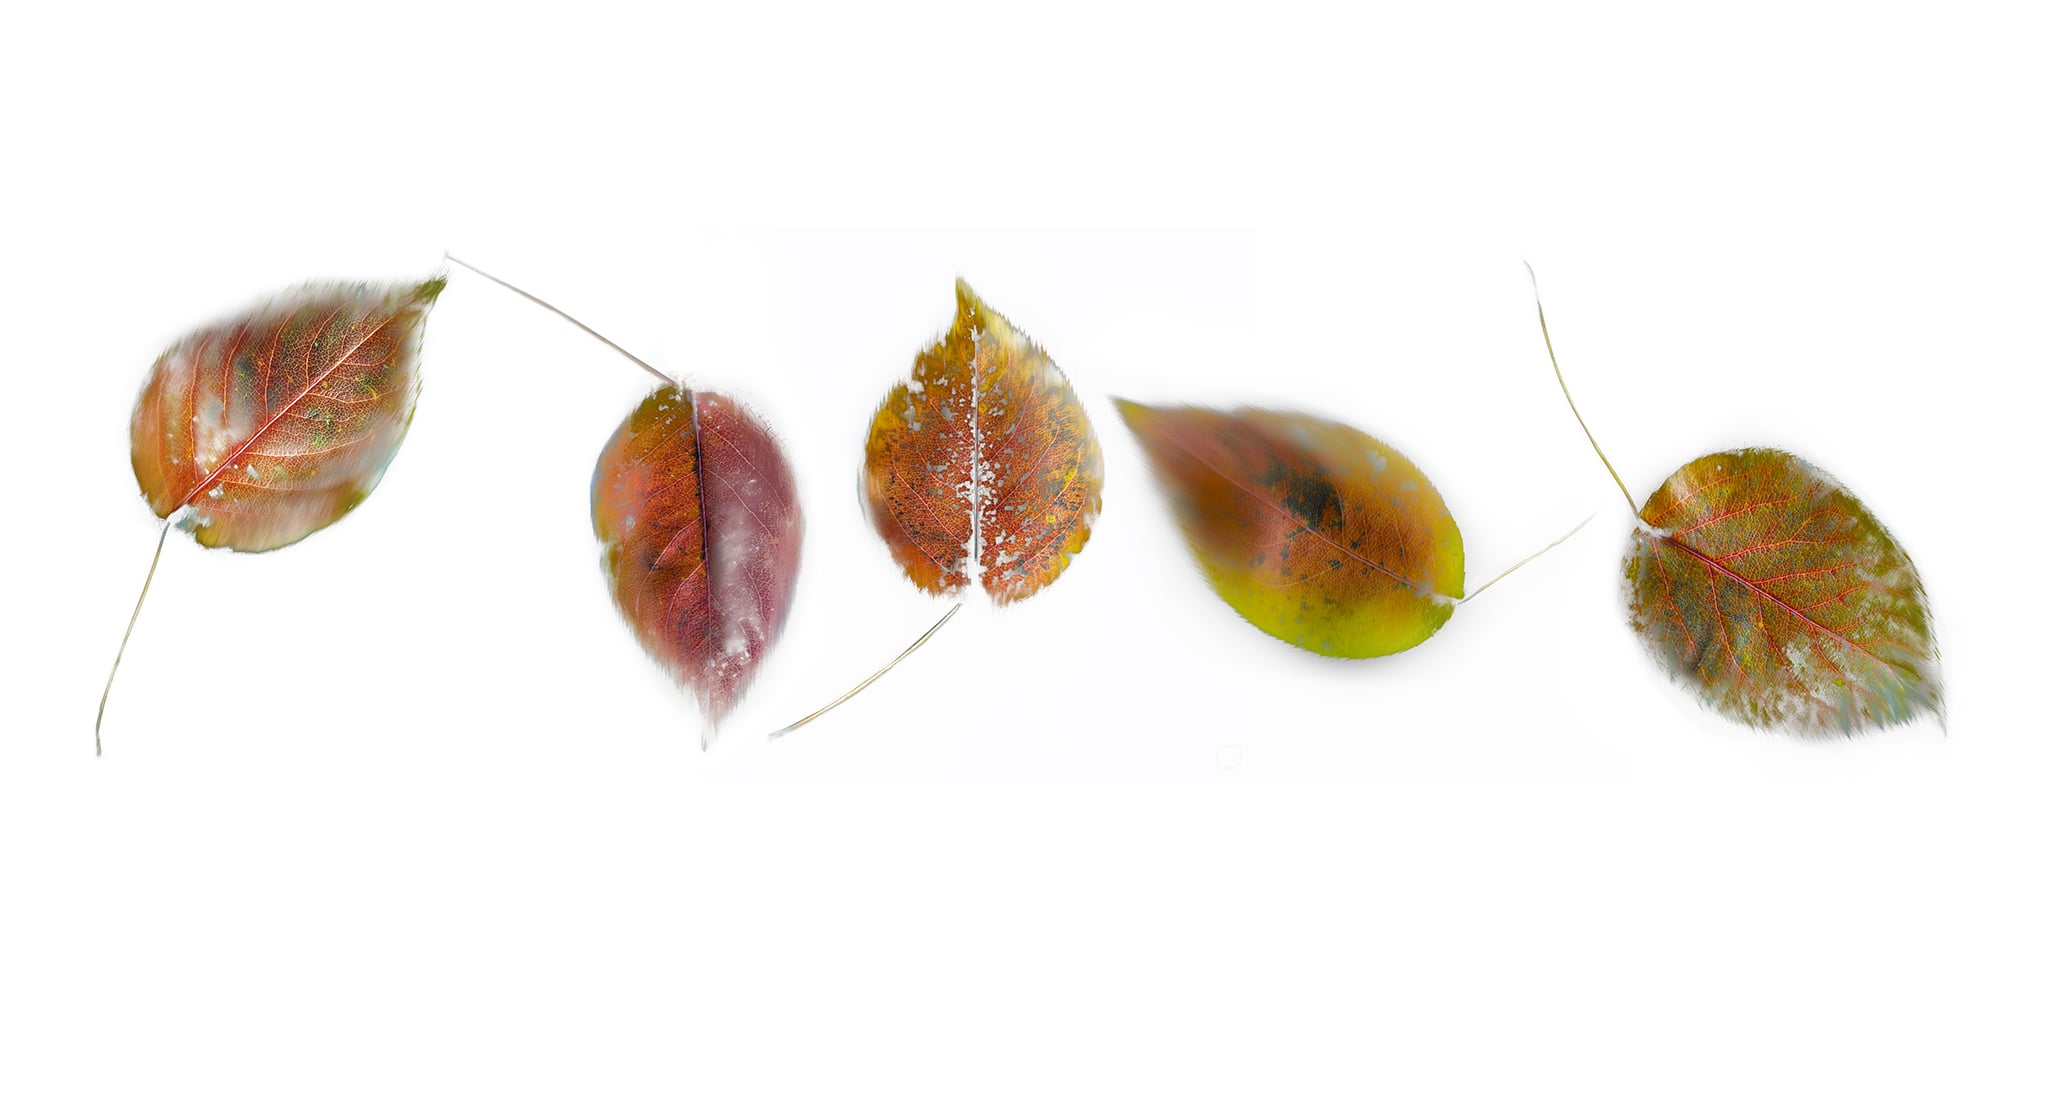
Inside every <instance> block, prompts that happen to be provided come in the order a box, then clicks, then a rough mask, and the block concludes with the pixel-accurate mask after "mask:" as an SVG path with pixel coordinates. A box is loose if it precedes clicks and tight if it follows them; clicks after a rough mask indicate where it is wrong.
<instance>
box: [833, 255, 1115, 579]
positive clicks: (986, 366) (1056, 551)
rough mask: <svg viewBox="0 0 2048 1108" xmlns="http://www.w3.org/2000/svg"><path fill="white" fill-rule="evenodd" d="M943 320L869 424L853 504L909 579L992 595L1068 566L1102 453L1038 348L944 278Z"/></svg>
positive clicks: (1086, 522) (1092, 506) (1087, 524)
mask: <svg viewBox="0 0 2048 1108" xmlns="http://www.w3.org/2000/svg"><path fill="white" fill-rule="evenodd" d="M954 301H955V307H954V317H953V323H952V325H951V327H950V328H949V329H948V330H947V332H946V333H945V334H944V335H942V336H940V337H939V339H938V340H937V341H935V342H934V343H932V345H930V346H929V347H927V348H926V349H925V350H923V351H921V352H920V353H919V354H918V355H917V358H916V359H915V361H914V362H913V363H912V367H911V373H910V376H909V378H908V379H906V380H904V381H902V382H900V383H898V384H897V385H896V386H895V387H894V388H892V389H891V390H890V391H889V393H888V394H887V396H886V397H885V398H884V399H883V402H882V404H881V406H880V407H879V408H878V409H877V410H876V412H875V415H874V418H873V419H872V420H871V421H870V423H869V427H868V440H867V449H866V459H865V464H864V466H863V470H862V473H863V479H862V490H863V504H864V505H865V507H866V509H867V513H868V518H869V520H870V522H871V523H872V524H873V526H874V527H875V530H876V532H877V533H878V534H879V535H880V536H881V537H882V540H883V542H884V544H885V545H886V546H887V547H888V548H889V551H890V554H891V556H892V557H893V558H894V559H895V561H896V564H897V566H898V568H899V569H901V570H902V571H903V573H904V575H905V576H906V577H908V578H909V579H910V581H911V583H912V584H914V585H916V586H917V587H918V588H919V589H922V590H924V591H925V592H928V593H931V594H932V595H934V596H950V595H952V594H954V593H957V592H958V591H960V590H961V589H962V588H965V587H966V586H967V585H968V584H969V583H970V581H973V580H975V579H979V581H980V583H981V586H982V588H983V590H984V591H986V592H987V593H988V595H989V597H990V599H991V600H992V601H994V602H995V603H996V604H998V605H1003V604H1011V603H1015V602H1016V601H1019V600H1023V599H1025V598H1026V597H1029V596H1031V595H1033V594H1034V593H1036V592H1038V591H1039V590H1040V589H1043V588H1044V587H1046V586H1047V585H1049V584H1051V583H1052V582H1053V581H1054V580H1056V579H1057V578H1058V577H1059V576H1060V574H1061V573H1063V572H1065V570H1066V568H1067V566H1068V565H1069V564H1070V563H1071V561H1072V559H1073V556H1074V555H1075V554H1077V553H1079V552H1080V550H1081V548H1082V547H1083V546H1084V545H1086V543H1087V541H1088V537H1089V533H1090V528H1091V527H1092V525H1093V522H1094V519H1095V517H1096V515H1097V514H1099V513H1100V511H1101V507H1102V453H1101V448H1100V446H1099V444H1098V443H1097V440H1096V438H1095V434H1094V430H1093V428H1092V426H1091V425H1090V424H1089V421H1088V416H1087V412H1086V410H1085V409H1083V408H1082V406H1081V403H1080V400H1079V399H1078V398H1077V397H1076V396H1075V394H1074V391H1073V386H1072V385H1071V384H1070V383H1069V382H1068V380H1067V377H1066V374H1064V373H1062V372H1061V371H1060V369H1059V367H1058V366H1057V365H1055V364H1054V363H1053V361H1052V359H1051V357H1050V356H1049V355H1047V354H1046V352H1045V350H1044V349H1043V348H1042V347H1040V346H1038V345H1037V344H1036V343H1034V342H1032V341H1031V340H1030V338H1029V337H1028V336H1026V335H1024V334H1023V333H1022V332H1020V331H1018V330H1017V329H1016V328H1015V327H1014V326H1012V325H1011V323H1010V321H1009V320H1008V319H1006V318H1004V317H1003V316H1002V315H1001V314H1000V313H997V312H995V311H993V310H992V309H990V308H989V307H988V305H987V304H985V303H984V302H983V301H982V300H981V298H980V297H979V296H977V295H976V294H975V292H974V290H973V289H972V288H970V287H968V285H967V283H966V282H965V281H959V282H956V283H955V286H954Z"/></svg>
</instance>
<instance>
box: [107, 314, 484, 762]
mask: <svg viewBox="0 0 2048 1108" xmlns="http://www.w3.org/2000/svg"><path fill="white" fill-rule="evenodd" d="M445 284H446V281H444V280H443V279H441V278H439V277H436V278H433V279H432V280H429V281H426V282H424V283H422V284H418V285H341V284H324V285H306V286H303V287H301V288H297V289H293V290H291V291H288V292H286V293H283V294H282V295H279V296H278V297H276V298H274V299H272V300H271V301H270V302H269V303H266V304H264V305H263V306H261V307H259V308H256V309H255V310H253V311H250V312H246V313H244V314H243V315H240V316H237V317H235V318H233V319H230V320H227V321H224V322H221V323H217V324H214V325H213V326H210V327H206V328H202V329H200V330H198V331H194V332H193V333H191V334H190V335H187V336H185V337H184V338H183V339H180V340H179V341H178V342H176V343H174V344H172V346H171V348H170V349H169V350H167V351H165V352H164V354H163V356H162V357H160V358H158V359H157V360H156V364H155V366H154V367H152V368H151V370H150V374H149V379H148V380H147V381H146V382H144V384H143V387H142V395H141V397H140V398H139V399H138V400H137V401H136V404H135V412H134V415H133V417H132V418H131V420H130V423H129V450H130V457H131V460H132V462H133V464H134V467H135V479H136V481H137V483H139V484H140V485H141V486H142V494H143V496H144V497H146V498H147V499H148V501H149V506H150V509H151V510H152V511H154V512H155V513H156V514H157V516H158V517H159V518H161V519H163V520H164V532H163V534H161V535H159V536H158V538H157V558H161V557H162V555H163V541H164V537H165V536H167V535H168V534H169V529H170V525H171V523H172V522H174V521H175V522H177V523H178V524H179V525H180V526H182V527H184V528H185V529H186V530H189V531H190V532H191V533H192V537H193V538H194V539H195V540H197V541H198V542H199V544H200V545H202V546H213V547H227V548H229V549H231V550H240V551H248V552H256V551H265V550H275V549H277V548H278V547H282V546H289V545H291V544H292V543H295V542H298V541H299V540H300V539H303V538H305V537H306V536H307V535H310V534H312V533H313V532H315V531H318V530H319V529H321V528H322V527H326V526H327V525H329V524H331V523H333V522H335V521H336V520H338V519H340V518H341V517H343V516H345V515H347V514H348V513H349V512H350V511H351V510H353V509H354V508H355V506H356V505H358V504H360V503H362V502H363V500H364V498H366V497H368V496H369V495H370V491H371V490H372V489H374V488H376V487H377V482H378V480H379V479H380V478H382V477H383V475H384V469H385V467H386V466H388V465H390V464H391V458H392V456H393V455H394V454H396V453H397V452H398V446H399V444H400V443H401V442H402V441H404V439H405V432H406V428H407V427H408V426H409V425H410V424H411V422H412V413H413V405H414V403H415V402H416V401H417V400H418V398H419V389H420V377H419V352H420V338H421V333H422V331H423V330H424V327H425V323H426V317H427V312H428V310H429V309H430V308H431V307H432V306H433V304H434V300H435V298H436V297H437V296H439V295H440V293H441V289H442V287H443V286H444V285H445ZM180 513H183V514H182V515H180ZM156 566H157V561H156V559H152V560H151V562H150V567H149V577H147V578H145V579H144V581H143V587H142V597H139V598H137V600H136V602H135V613H134V614H133V615H131V616H130V617H129V621H128V632H127V634H124V635H123V636H122V639H121V650H120V651H119V652H117V653H116V654H115V656H114V671H115V672H118V671H119V669H120V664H121V654H122V653H125V652H126V650H127V646H128V635H131V634H133V633H134V630H135V620H136V619H137V618H138V617H140V615H141V613H142V601H143V599H145V598H147V597H148V595H149V582H150V581H151V580H153V579H154V578H155V576H156ZM113 682H114V675H113V673H111V672H110V673H109V674H108V675H107V691H106V692H105V693H102V694H101V697H100V715H99V717H98V718H96V719H95V720H94V723H93V742H94V746H95V749H97V748H98V745H99V730H100V722H101V720H103V719H104V718H105V715H106V707H107V695H108V694H110V693H111V692H112V690H113Z"/></svg>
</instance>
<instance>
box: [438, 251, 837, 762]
mask: <svg viewBox="0 0 2048 1108" xmlns="http://www.w3.org/2000/svg"><path fill="white" fill-rule="evenodd" d="M449 261H452V262H454V263H455V264H456V265H459V266H462V267H463V268H464V269H467V270H469V271H470V272H472V273H475V274H477V275H478V276H480V277H483V278H485V279H486V280H489V281H491V282H493V283H495V284H498V285H501V286H503V287H504V288H507V289H510V290H511V291H512V292H514V293H517V294H518V295H519V296H521V297H524V298H525V299H527V300H530V301H532V302H533V303H535V304H538V305H539V306H541V307H542V308H545V309H546V310H548V311H549V312H552V313H554V314H555V315H557V316H560V317H561V318H562V319H564V320H566V321H568V322H569V323H570V324H572V325H574V326H575V327H577V328H578V329H580V330H582V331H583V332H584V333H585V334H587V335H590V336H591V337H592V338H595V339H597V340H598V341H599V342H601V343H603V344H605V345H606V346H609V347H611V348H612V349H613V350H615V351H617V352H618V353H619V354H621V355H623V356H624V357H625V358H626V359H627V360H628V361H630V362H632V363H633V364H634V365H637V366H639V367H640V368H641V369H643V370H646V371H647V372H648V373H649V374H652V375H653V376H654V377H655V378H656V379H658V380H660V381H661V382H662V385H661V386H660V387H659V388H656V389H655V390H654V391H653V392H652V393H650V394H649V395H648V396H647V398H646V399H644V400H642V401H641V402H640V403H639V405H638V406H636V407H635V408H634V409H633V411H632V412H631V413H629V414H628V415H627V416H626V419H625V421H624V422H623V423H621V424H619V428H618V430H617V431H615V432H613V433H612V437H611V441H609V442H608V443H606V444H605V447H604V450H603V451H602V452H600V453H599V454H598V458H597V468H596V469H595V470H594V471H593V472H592V474H591V477H590V522H591V527H592V529H593V530H594V531H596V533H597V541H598V544H599V547H600V553H599V558H598V563H599V565H600V566H601V567H602V568H603V570H604V576H605V582H606V584H607V585H608V586H609V587H610V590H611V594H612V603H613V604H614V605H616V606H617V607H618V610H619V614H620V615H621V616H623V617H625V620H626V623H627V625H628V626H630V627H631V628H632V629H633V635H634V637H635V638H637V639H639V641H640V645H641V647H642V648H643V649H644V650H646V651H647V653H648V654H649V655H650V656H651V657H653V658H654V660H655V661H656V662H657V663H659V664H660V665H661V666H662V668H663V669H665V670H667V671H668V673H669V675H670V676H671V677H673V678H674V679H675V681H676V683H677V684H678V685H680V686H682V688H683V689H684V690H685V691H687V692H689V693H691V694H692V695H694V696H695V697H696V698H697V701H698V703H699V704H700V705H701V706H702V707H703V709H704V715H705V718H706V720H707V721H708V724H709V726H708V727H707V729H706V731H705V735H704V742H705V744H706V745H707V746H708V745H709V743H710V732H711V731H713V730H716V729H717V727H718V725H719V723H720V722H722V721H723V720H724V719H725V717H726V716H727V715H728V714H729V713H730V712H731V711H732V709H733V707H734V706H735V705H737V704H738V703H739V700H740V698H741V696H743V695H744V694H745V693H746V690H747V687H748V686H749V685H751V684H752V683H753V681H754V676H755V674H756V672H757V671H758V670H759V669H760V667H761V663H762V661H763V660H764V659H765V658H766V657H767V655H768V651H769V650H770V649H771V648H772V647H774V645H775V643H776V641H777V640H778V639H780V638H781V637H782V627H783V624H784V623H785V622H787V620H788V618H789V605H790V598H791V596H792V594H793V593H794V592H795V589H796V574H797V567H798V564H799V562H800V560H801V557H802V554H803V530H804V528H803V516H802V513H801V512H800V511H799V510H798V508H797V499H796V478H795V475H794V474H793V473H791V471H790V468H789V462H788V460H787V459H786V458H784V456H783V453H782V447H781V446H780V445H779V444H778V443H777V442H776V441H775V436H774V435H773V434H772V433H770V432H769V430H768V428H767V427H766V426H765V425H763V424H762V423H761V421H760V420H759V419H757V418H756V417H755V416H754V415H753V414H752V413H750V412H748V411H747V410H746V408H744V407H743V406H741V405H739V404H737V403H735V402H734V401H732V400H729V399H727V398H726V397H724V396H721V395H719V394H718V393H715V392H705V391H703V390H695V389H689V388H685V387H684V386H683V385H682V384H681V383H680V382H678V381H676V380H675V379H674V378H672V377H670V376H669V375H668V374H666V373H663V372H662V371H660V370H658V369H656V368H654V367H653V366H652V365H649V364H648V363H646V362H644V361H642V360H641V359H639V358H638V357H636V356H634V355H633V353H632V352H630V351H628V350H627V349H625V348H624V347H622V346H620V345H619V344H618V343H615V342H613V341H612V340H610V339H608V338H606V337H605V336H604V335H602V334H599V333H598V332H597V331H595V330H593V329H591V327H590V326H589V325H588V324H585V323H584V322H583V321H582V320H579V319H577V318H576V317H575V316H572V315H570V314H569V313H567V312H565V311H563V310H562V309H560V308H557V307H555V306H554V305H553V304H550V303H548V302H547V301H545V300H542V299H541V298H540V297H538V296H535V295H533V294H532V293H530V292H527V291H526V290H525V289H522V288H520V287H519V286H517V285H514V284H511V283H510V282H507V281H505V280H503V279H501V278H498V277H494V276H492V275H491V274H489V273H485V272H484V271H483V270H481V269H478V268H476V267H475V266H473V265H470V264H469V263H468V262H465V261H463V260H462V259H460V258H455V257H450V258H449Z"/></svg>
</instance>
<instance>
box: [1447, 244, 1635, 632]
mask: <svg viewBox="0 0 2048 1108" xmlns="http://www.w3.org/2000/svg"><path fill="white" fill-rule="evenodd" d="M1522 268H1524V269H1526V270H1528V271H1529V288H1530V291H1532V292H1534V293H1535V294H1536V323H1537V325H1538V326H1540V327H1542V328H1543V349H1544V350H1546V351H1548V352H1549V353H1550V371H1551V372H1552V373H1555V374H1557V387H1558V388H1560V389H1564V402H1565V403H1566V404H1568V405H1570V406H1571V409H1572V418H1573V419H1576V420H1578V421H1579V430H1581V431H1584V432H1585V433H1586V441H1587V442H1590V443H1592V444H1593V453H1595V454H1598V455H1600V464H1601V465H1604V466H1606V467H1607V475H1608V476H1609V477H1612V478H1614V487H1616V488H1618V489H1620V490H1621V498H1622V499H1623V500H1626V501H1628V510H1629V511H1630V512H1631V513H1633V514H1635V515H1638V516H1640V515H1642V514H1643V513H1642V509H1640V508H1638V507H1636V498H1635V497H1633V496H1630V495H1629V494H1628V486H1627V485H1624V484H1622V483H1621V474H1619V473H1616V472H1614V463H1613V462H1610V461H1608V460H1607V452H1606V451H1605V450H1602V449H1600V440H1598V439H1596V438H1594V437H1593V429H1592V428H1591V427H1588V426H1586V417H1585V416H1582V415H1580V414H1579V406H1578V404H1576V403H1574V402H1573V400H1572V390H1570V389H1568V388H1565V383H1564V370H1562V369H1559V368H1557V349H1556V348H1555V347H1553V346H1551V345H1550V321H1549V320H1547V319H1544V318H1543V290H1542V289H1540V288H1537V287H1536V267H1535V266H1532V265H1530V264H1529V263H1528V262H1527V261H1524V262H1523V263H1522ZM1580 526H1582V527H1583V526H1585V525H1584V524H1580ZM1566 537H1567V538H1568V537H1570V536H1566ZM1559 541H1560V542H1562V541H1563V540H1562V539H1560V540H1559ZM1492 583H1493V582H1492V581H1488V582H1487V584H1489V585H1490V584H1492ZM1472 595H1473V596H1477V595H1479V594H1478V593H1476V592H1475V593H1473V594H1472ZM1468 599H1469V598H1468Z"/></svg>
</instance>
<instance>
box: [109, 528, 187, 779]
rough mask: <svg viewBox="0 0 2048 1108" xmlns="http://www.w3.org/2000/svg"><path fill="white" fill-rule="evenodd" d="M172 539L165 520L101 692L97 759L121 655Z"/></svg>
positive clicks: (140, 616) (126, 646) (158, 533)
mask: <svg viewBox="0 0 2048 1108" xmlns="http://www.w3.org/2000/svg"><path fill="white" fill-rule="evenodd" d="M170 537H171V521H170V520H168V519H166V520H164V526H163V529H162V530H161V531H158V532H157V535H156V553H155V554H154V555H152V556H151V557H150V559H149V575H148V576H146V577H144V578H143V579H142V595H140V596H138V597H136V598H135V611H134V612H132V613H130V614H129V616H128V629H127V630H126V631H123V632H121V649H119V650H116V651H114V668H112V669H110V670H108V671H107V687H106V688H104V689H101V690H100V712H99V714H98V715H96V716H94V717H92V754H93V757H95V758H97V757H99V756H100V754H101V753H103V751H102V750H101V748H100V721H102V720H104V719H106V718H107V697H109V696H111V695H112V694H113V692H114V675H115V674H117V673H119V672H121V655H123V654H126V653H128V637H129V636H131V635H133V634H135V621H136V620H138V619H141V618H142V602H143V601H145V600H148V599H149V583H150V582H151V581H154V580H156V564H157V563H158V562H160V561H162V560H163V557H164V540H165V539H167V538H170Z"/></svg>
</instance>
